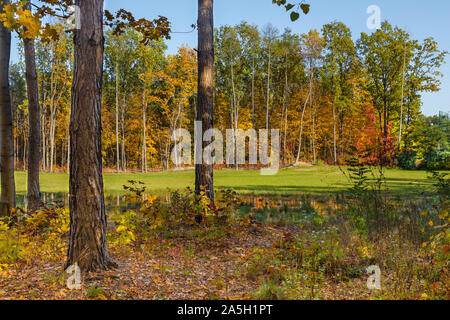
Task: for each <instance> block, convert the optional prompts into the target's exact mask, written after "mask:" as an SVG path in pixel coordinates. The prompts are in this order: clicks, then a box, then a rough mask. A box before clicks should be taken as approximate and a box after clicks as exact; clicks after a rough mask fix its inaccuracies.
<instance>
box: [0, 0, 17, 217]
mask: <svg viewBox="0 0 450 320" xmlns="http://www.w3.org/2000/svg"><path fill="white" fill-rule="evenodd" d="M8 4H9V0H3V1H2V2H0V11H3V6H4V5H8ZM10 55H11V31H10V30H9V29H7V28H5V27H4V26H3V24H2V23H0V178H1V198H0V216H7V215H9V214H10V213H11V208H14V207H15V206H16V191H15V183H14V140H13V130H12V127H13V126H12V110H11V97H10V91H9V62H10Z"/></svg>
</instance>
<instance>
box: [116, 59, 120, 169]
mask: <svg viewBox="0 0 450 320" xmlns="http://www.w3.org/2000/svg"><path fill="white" fill-rule="evenodd" d="M119 159H120V151H119V61H118V60H117V61H116V160H117V173H119V172H120V160H119Z"/></svg>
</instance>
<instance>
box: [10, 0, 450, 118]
mask: <svg viewBox="0 0 450 320" xmlns="http://www.w3.org/2000/svg"><path fill="white" fill-rule="evenodd" d="M293 1H296V0H293ZM309 3H310V4H311V11H310V13H309V14H308V15H307V16H302V17H301V18H300V19H299V20H298V21H296V22H294V23H293V22H290V20H289V16H288V14H286V12H285V11H284V9H282V8H279V7H276V6H274V5H273V4H272V1H271V0H215V4H214V5H215V9H214V10H215V16H214V19H215V25H216V26H220V25H224V24H229V25H234V24H237V23H239V22H241V21H244V20H245V21H247V22H249V23H250V24H256V25H258V26H261V27H262V26H264V25H265V24H266V23H268V22H270V23H272V24H273V25H274V26H275V27H277V28H279V29H280V30H283V29H284V28H286V27H289V28H290V29H292V30H293V31H294V32H296V33H304V32H308V31H309V30H310V29H319V30H320V29H321V28H322V26H323V25H324V24H326V23H328V22H330V21H333V20H339V21H342V22H344V23H345V24H346V25H348V26H349V27H350V29H351V30H352V32H353V37H354V39H355V40H356V39H357V38H358V37H359V35H360V33H361V32H371V31H370V30H368V29H367V26H366V21H367V18H368V16H369V15H368V14H366V10H367V8H368V7H369V6H370V5H377V6H379V7H380V8H381V18H382V20H386V19H387V20H389V22H390V23H391V24H393V25H397V26H399V27H401V28H404V29H406V30H407V31H408V32H409V33H411V35H412V38H414V39H418V40H423V39H424V38H427V37H430V36H432V37H434V38H435V39H436V40H437V41H438V43H439V46H440V48H441V49H442V50H447V51H449V52H450V36H449V32H450V1H448V0H432V1H423V0H309ZM105 8H106V9H108V10H111V11H114V10H117V9H120V8H125V9H127V10H129V11H131V12H133V13H134V14H135V16H136V17H146V18H153V17H156V16H157V15H163V16H166V17H167V18H169V20H170V21H171V23H172V30H173V31H176V32H185V31H189V30H190V25H192V24H194V23H196V16H197V0H158V1H157V0H129V1H123V0H105ZM183 44H187V45H189V46H191V47H194V46H196V44H197V33H196V32H193V33H189V34H185V33H175V34H173V35H172V39H171V40H170V41H168V46H169V53H174V52H176V51H177V48H178V47H179V46H181V45H183ZM15 47H16V45H14V50H15ZM15 52H16V51H14V52H13V57H12V59H13V61H16V60H17V57H16V53H15ZM447 61H449V63H447V64H446V65H444V66H443V67H442V69H441V71H442V72H443V73H444V78H443V79H442V88H441V91H440V92H438V93H432V94H424V95H423V107H422V111H423V113H424V114H426V115H433V114H437V113H438V112H439V110H442V111H450V56H448V57H447Z"/></svg>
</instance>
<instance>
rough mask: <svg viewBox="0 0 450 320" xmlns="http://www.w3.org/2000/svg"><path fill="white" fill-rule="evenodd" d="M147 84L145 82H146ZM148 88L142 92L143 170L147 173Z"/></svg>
mask: <svg viewBox="0 0 450 320" xmlns="http://www.w3.org/2000/svg"><path fill="white" fill-rule="evenodd" d="M144 86H145V82H144ZM146 94H147V92H146V90H145V88H144V92H143V93H142V172H143V173H147V99H146Z"/></svg>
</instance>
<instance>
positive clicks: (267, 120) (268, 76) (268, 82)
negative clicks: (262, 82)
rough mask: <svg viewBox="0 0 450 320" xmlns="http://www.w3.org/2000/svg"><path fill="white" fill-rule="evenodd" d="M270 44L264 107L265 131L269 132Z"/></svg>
mask: <svg viewBox="0 0 450 320" xmlns="http://www.w3.org/2000/svg"><path fill="white" fill-rule="evenodd" d="M270 54H271V52H270V44H269V61H268V63H267V105H266V130H269V109H270V58H271V57H270Z"/></svg>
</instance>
